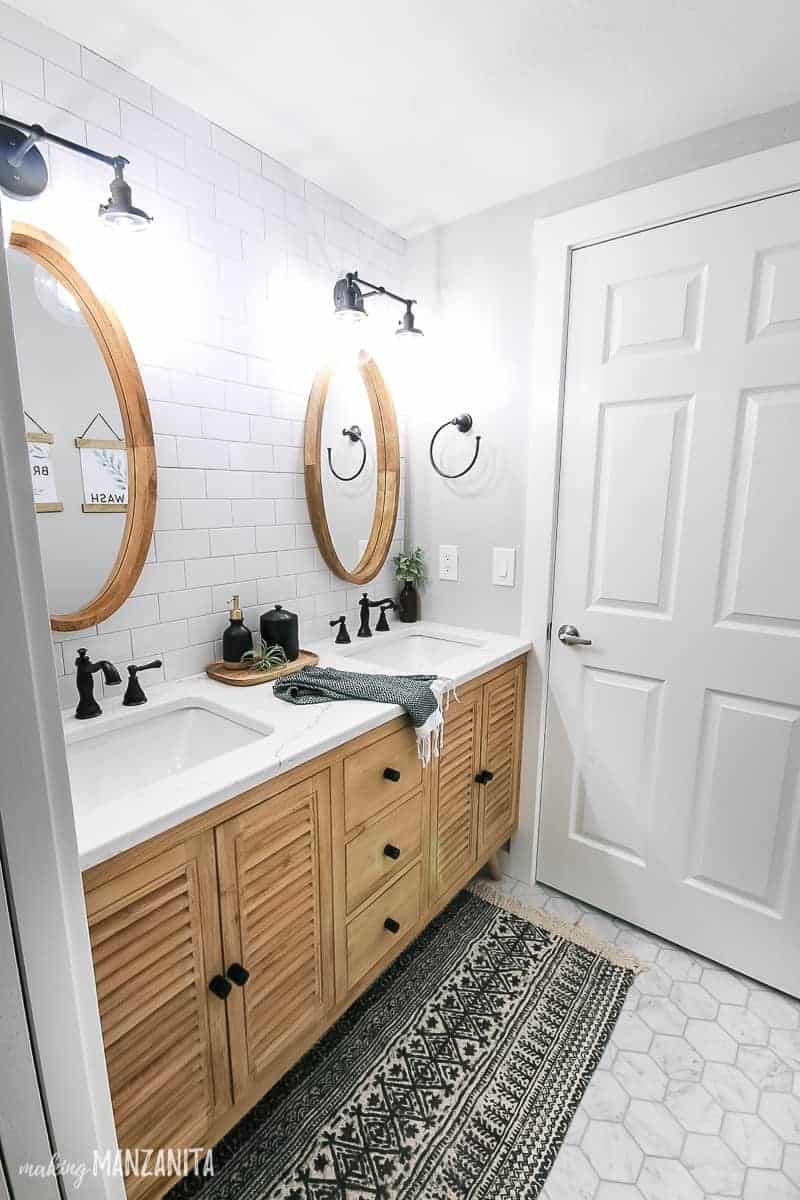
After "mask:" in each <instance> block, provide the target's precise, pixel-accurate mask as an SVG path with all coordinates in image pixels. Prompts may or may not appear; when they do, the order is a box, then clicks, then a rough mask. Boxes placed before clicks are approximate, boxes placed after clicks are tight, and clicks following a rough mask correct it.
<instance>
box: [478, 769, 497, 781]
mask: <svg viewBox="0 0 800 1200" xmlns="http://www.w3.org/2000/svg"><path fill="white" fill-rule="evenodd" d="M493 779H494V771H478V774H477V775H476V776H475V782H476V783H490V782H491V781H492V780H493Z"/></svg>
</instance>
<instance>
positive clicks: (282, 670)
mask: <svg viewBox="0 0 800 1200" xmlns="http://www.w3.org/2000/svg"><path fill="white" fill-rule="evenodd" d="M318 662H319V655H318V654H312V653H311V651H310V650H301V651H300V653H299V654H298V656H297V658H296V659H295V660H294V662H288V663H281V665H280V666H279V667H273V669H272V670H271V671H251V670H249V669H248V668H247V667H237V666H234V665H233V663H226V662H221V661H220V662H213V663H209V664H208V666H207V667H206V675H208V676H209V678H211V679H216V680H217V681H218V682H219V683H228V684H230V686H231V687H254V686H255V685H256V684H257V683H269V681H270V680H271V679H280V677H281V676H282V675H294V674H295V673H296V672H297V671H302V670H303V668H304V667H315V666H316V665H317V663H318Z"/></svg>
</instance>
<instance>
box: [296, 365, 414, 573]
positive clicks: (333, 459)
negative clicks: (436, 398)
mask: <svg viewBox="0 0 800 1200" xmlns="http://www.w3.org/2000/svg"><path fill="white" fill-rule="evenodd" d="M305 482H306V498H307V500H308V508H309V513H310V515H311V525H312V527H313V530H314V535H315V537H316V539H317V545H318V546H319V549H320V552H321V554H322V556H323V558H324V559H325V562H326V563H327V564H328V566H329V567H330V569H331V570H332V571H333V572H334V574H335V575H338V577H339V578H340V579H347V580H349V581H350V583H369V581H370V580H371V579H374V578H375V576H376V575H377V574H378V572H379V571H380V569H381V567H382V566H383V564H384V563H385V561H386V556H387V555H388V553H389V549H390V547H391V544H392V537H393V536H394V529H395V523H396V521H397V506H398V503H399V499H400V438H399V434H398V430H397V418H396V416H395V411H394V405H393V403H392V397H391V395H390V394H389V389H388V388H387V386H386V383H385V381H384V379H383V376H382V375H381V373H380V371H379V369H378V366H377V363H376V362H375V361H374V359H372V358H371V357H370V356H369V354H368V353H367V352H366V351H364V350H362V351H361V352H360V353H359V355H358V359H357V362H356V364H354V365H353V366H348V365H346V364H338V365H337V366H333V365H331V364H328V365H326V366H324V367H322V368H320V370H319V371H318V372H317V374H316V375H315V377H314V382H313V384H312V385H311V392H310V394H309V397H308V407H307V409H306V424H305Z"/></svg>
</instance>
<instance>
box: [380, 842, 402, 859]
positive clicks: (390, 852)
mask: <svg viewBox="0 0 800 1200" xmlns="http://www.w3.org/2000/svg"><path fill="white" fill-rule="evenodd" d="M383 853H384V854H385V855H386V857H387V858H394V859H397V858H399V857H400V847H399V846H393V845H392V843H391V842H387V844H386V845H385V846H384V847H383Z"/></svg>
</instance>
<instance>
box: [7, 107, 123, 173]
mask: <svg viewBox="0 0 800 1200" xmlns="http://www.w3.org/2000/svg"><path fill="white" fill-rule="evenodd" d="M0 122H2V124H4V125H10V126H11V127H12V128H13V129H16V130H18V132H19V133H24V134H25V141H24V142H22V144H21V145H20V146H19V147H18V148H17V149H16V150H15V151H14V153H13V154H10V155H9V158H8V161H9V162H10V163H11V165H12V167H18V166H19V165H20V164H21V162H22V160H23V158H24V157H25V155H26V154H27V153H28V151H29V150H30V149H31V147H32V146H35V145H36V143H37V142H52V143H53V145H54V146H63V147H64V149H65V150H72V151H74V153H75V154H82V155H83V157H84V158H93V159H94V160H95V162H102V163H106V164H107V165H108V166H109V167H114V169H115V170H117V169H119V168H122V167H127V165H128V163H129V161H130V160H129V159H127V158H123V156H122V155H121V154H113V155H112V154H101V152H100V151H99V150H93V149H92V148H91V146H82V145H81V144H80V142H71V141H70V140H69V138H64V137H61V136H60V135H59V134H57V133H49V132H48V130H46V129H45V128H44V127H43V126H42V125H28V124H27V122H25V121H18V120H17V119H16V117H9V116H7V115H6V114H5V113H2V114H0Z"/></svg>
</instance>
